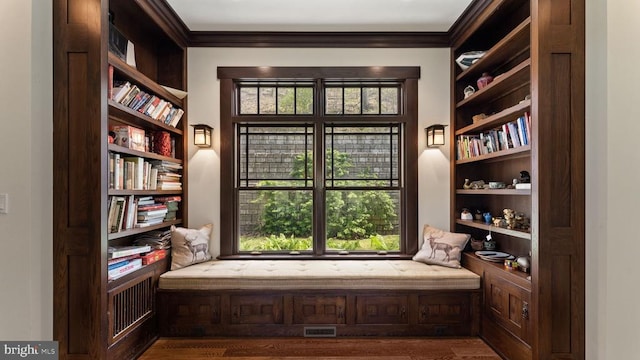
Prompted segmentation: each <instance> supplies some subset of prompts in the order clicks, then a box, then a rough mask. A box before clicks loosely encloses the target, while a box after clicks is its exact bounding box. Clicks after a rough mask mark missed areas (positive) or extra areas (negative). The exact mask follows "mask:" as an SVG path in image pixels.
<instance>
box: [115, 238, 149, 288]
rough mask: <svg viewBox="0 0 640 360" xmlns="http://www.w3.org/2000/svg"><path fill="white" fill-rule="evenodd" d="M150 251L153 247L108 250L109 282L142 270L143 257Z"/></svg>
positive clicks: (125, 247)
mask: <svg viewBox="0 0 640 360" xmlns="http://www.w3.org/2000/svg"><path fill="white" fill-rule="evenodd" d="M150 251H151V247H150V246H148V245H143V246H138V245H136V246H110V247H109V249H108V250H107V253H108V258H109V260H108V262H107V266H108V268H107V271H108V275H107V278H108V280H109V281H111V280H115V279H118V278H120V277H123V276H125V275H127V274H129V273H131V272H134V271H136V270H138V269H140V268H141V267H142V265H143V261H142V255H143V254H146V253H148V252H150Z"/></svg>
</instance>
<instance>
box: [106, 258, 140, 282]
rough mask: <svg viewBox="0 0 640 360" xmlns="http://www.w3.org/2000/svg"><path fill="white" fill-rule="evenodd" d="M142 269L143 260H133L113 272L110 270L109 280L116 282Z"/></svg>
mask: <svg viewBox="0 0 640 360" xmlns="http://www.w3.org/2000/svg"><path fill="white" fill-rule="evenodd" d="M141 267H142V259H134V260H131V262H130V263H128V264H126V265H125V266H121V267H119V268H116V269H113V270H108V279H109V280H115V279H117V278H120V277H123V276H125V275H127V274H129V273H131V272H134V271H136V270H138V269H140V268H141Z"/></svg>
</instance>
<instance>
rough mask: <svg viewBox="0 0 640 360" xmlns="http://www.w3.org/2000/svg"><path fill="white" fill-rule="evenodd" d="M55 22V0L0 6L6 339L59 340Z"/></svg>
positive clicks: (0, 322) (0, 275)
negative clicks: (54, 274)
mask: <svg viewBox="0 0 640 360" xmlns="http://www.w3.org/2000/svg"><path fill="white" fill-rule="evenodd" d="M36 5H37V6H36ZM51 23H52V21H51V2H50V1H42V0H33V1H25V0H3V1H1V2H0V44H1V45H2V51H1V52H0V72H1V74H2V75H1V76H0V78H1V79H2V83H1V85H0V109H2V115H1V116H0V123H2V127H1V130H0V174H2V176H0V193H5V194H9V202H10V203H9V213H8V214H0V244H1V245H2V248H1V250H0V286H1V288H2V290H0V293H1V294H2V295H0V339H1V340H28V339H51V337H52V326H53V325H52V324H53V316H52V310H51V309H52V301H53V300H52V291H53V290H52V289H53V285H52V278H51V266H52V262H53V260H52V236H51V232H52V225H51V216H52V215H51V214H52V212H51V207H52V193H51V171H52V167H51V160H52V157H51V147H52V138H51V133H52V129H53V126H52V123H51V113H52V109H51V104H52V89H51V86H52V73H51V64H52V59H51V51H52V48H51V46H52V45H51V34H52V30H51Z"/></svg>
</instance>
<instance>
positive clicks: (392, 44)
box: [189, 31, 449, 48]
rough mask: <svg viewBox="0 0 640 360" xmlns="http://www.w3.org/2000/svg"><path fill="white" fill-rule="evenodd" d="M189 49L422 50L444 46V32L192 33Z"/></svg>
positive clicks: (445, 45) (446, 40)
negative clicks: (191, 47)
mask: <svg viewBox="0 0 640 360" xmlns="http://www.w3.org/2000/svg"><path fill="white" fill-rule="evenodd" d="M189 45H190V46H193V47H300V48H319V47H329V48H347V47H349V48H424V47H448V46H449V36H448V34H447V33H446V32H277V31H276V32H261V31H250V32H249V31H192V32H191V33H190V37H189Z"/></svg>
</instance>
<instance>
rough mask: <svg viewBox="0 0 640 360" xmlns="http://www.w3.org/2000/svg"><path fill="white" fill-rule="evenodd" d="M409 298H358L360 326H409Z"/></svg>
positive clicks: (357, 306) (357, 319) (401, 296)
mask: <svg viewBox="0 0 640 360" xmlns="http://www.w3.org/2000/svg"><path fill="white" fill-rule="evenodd" d="M407 305H408V298H407V296H404V295H399V296H373V295H372V296H366V295H360V296H358V297H357V298H356V309H357V316H356V322H357V323H358V324H407V323H408V316H407Z"/></svg>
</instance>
